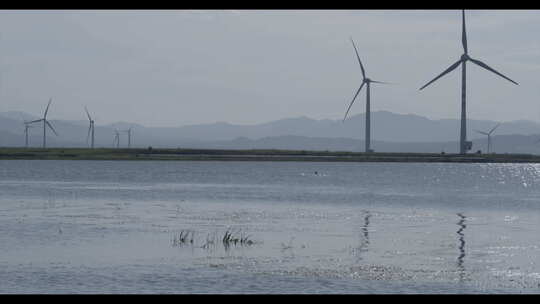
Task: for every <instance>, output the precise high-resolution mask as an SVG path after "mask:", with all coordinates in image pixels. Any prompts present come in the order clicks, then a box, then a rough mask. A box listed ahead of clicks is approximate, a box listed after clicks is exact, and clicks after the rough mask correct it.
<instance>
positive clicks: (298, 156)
mask: <svg viewBox="0 0 540 304" xmlns="http://www.w3.org/2000/svg"><path fill="white" fill-rule="evenodd" d="M14 159H28V160H30V159H38V160H141V161H144V160H167V161H171V160H175V161H307V162H404V163H405V162H416V163H427V162H444V163H540V155H532V154H472V153H471V154H466V155H461V154H449V153H447V154H441V153H403V152H401V153H398V152H395V153H389V152H388V153H386V152H373V153H364V152H338V151H305V150H278V149H269V150H262V149H254V150H224V149H182V148H178V149H169V148H164V149H160V148H156V149H149V148H147V149H143V148H129V149H128V148H118V149H116V148H95V149H89V148H45V149H43V148H0V160H14Z"/></svg>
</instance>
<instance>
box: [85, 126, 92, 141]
mask: <svg viewBox="0 0 540 304" xmlns="http://www.w3.org/2000/svg"><path fill="white" fill-rule="evenodd" d="M90 131H92V124H90V125H89V126H88V135H86V144H87V145H88V139H89V138H90Z"/></svg>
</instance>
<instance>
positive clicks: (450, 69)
mask: <svg viewBox="0 0 540 304" xmlns="http://www.w3.org/2000/svg"><path fill="white" fill-rule="evenodd" d="M460 63H461V59H460V60H458V61H456V62H455V63H454V64H452V65H451V66H450V67H449V68H447V69H446V70H445V71H444V72H442V73H441V74H439V76H437V77H435V78H434V79H433V80H432V81H430V82H428V83H427V84H425V85H424V86H423V87H421V88H420V90H422V89H423V88H425V87H427V86H428V85H430V84H431V83H433V82H434V81H435V80H437V79H439V78H441V77H442V76H444V75H446V74H448V73H450V72H451V71H452V70H454V69H455V68H457V67H458V65H459V64H460Z"/></svg>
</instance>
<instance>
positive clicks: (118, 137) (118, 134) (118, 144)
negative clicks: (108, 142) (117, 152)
mask: <svg viewBox="0 0 540 304" xmlns="http://www.w3.org/2000/svg"><path fill="white" fill-rule="evenodd" d="M114 133H115V135H114V141H113V145H114V144H116V148H120V132H118V130H114Z"/></svg>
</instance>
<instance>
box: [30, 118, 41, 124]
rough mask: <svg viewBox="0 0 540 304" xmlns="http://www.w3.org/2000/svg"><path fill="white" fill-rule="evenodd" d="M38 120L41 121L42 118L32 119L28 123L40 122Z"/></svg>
mask: <svg viewBox="0 0 540 304" xmlns="http://www.w3.org/2000/svg"><path fill="white" fill-rule="evenodd" d="M40 121H43V118H40V119H36V120H32V121H30V122H28V124H31V123H35V122H40Z"/></svg>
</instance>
